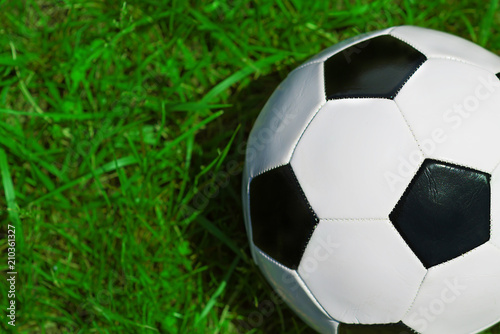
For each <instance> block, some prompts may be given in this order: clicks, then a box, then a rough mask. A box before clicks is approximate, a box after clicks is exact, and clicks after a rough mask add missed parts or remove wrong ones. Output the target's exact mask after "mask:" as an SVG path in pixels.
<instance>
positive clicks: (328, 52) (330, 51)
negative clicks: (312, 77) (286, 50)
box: [300, 28, 393, 67]
mask: <svg viewBox="0 0 500 334" xmlns="http://www.w3.org/2000/svg"><path fill="white" fill-rule="evenodd" d="M392 29H393V28H387V29H383V30H377V31H372V32H368V33H364V34H360V35H357V36H354V37H351V38H348V39H346V40H343V41H341V42H339V43H337V44H335V45H332V46H330V47H329V48H326V49H325V50H323V51H321V52H320V53H318V54H316V55H315V56H313V57H312V58H310V59H309V60H307V61H306V62H305V63H304V64H302V65H301V66H300V67H302V66H308V65H309V64H312V63H317V62H321V63H322V62H324V61H325V60H327V59H328V58H330V57H331V56H332V55H334V54H336V53H338V52H344V51H343V50H345V49H347V48H348V47H350V46H352V45H354V44H357V43H362V42H364V41H366V40H367V39H370V38H374V37H377V36H381V35H389V33H390V32H391V30H392ZM368 43H369V42H368ZM368 43H366V44H360V45H359V46H357V48H358V49H359V50H362V49H363V47H364V46H366V45H368ZM357 51H358V50H355V51H354V53H356V52H357ZM344 55H345V57H346V60H347V61H349V57H351V53H349V52H344Z"/></svg>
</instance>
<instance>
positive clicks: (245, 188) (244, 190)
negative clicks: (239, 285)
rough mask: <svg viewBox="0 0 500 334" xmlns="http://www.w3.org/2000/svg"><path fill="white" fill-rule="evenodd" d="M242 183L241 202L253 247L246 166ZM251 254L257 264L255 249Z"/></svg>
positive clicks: (251, 248)
mask: <svg viewBox="0 0 500 334" xmlns="http://www.w3.org/2000/svg"><path fill="white" fill-rule="evenodd" d="M241 182H242V186H241V202H242V204H243V220H244V221H245V229H246V231H247V236H248V241H249V243H250V245H253V235H252V223H251V220H250V179H249V178H248V173H247V165H246V164H245V166H244V168H243V176H242V181H241ZM250 252H251V254H252V258H253V260H254V261H255V262H257V259H256V255H255V249H254V247H250Z"/></svg>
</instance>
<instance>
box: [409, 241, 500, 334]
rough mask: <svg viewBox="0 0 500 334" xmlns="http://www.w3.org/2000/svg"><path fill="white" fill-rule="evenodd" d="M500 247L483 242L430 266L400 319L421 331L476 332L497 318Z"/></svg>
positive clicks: (499, 310) (433, 333)
mask: <svg viewBox="0 0 500 334" xmlns="http://www.w3.org/2000/svg"><path fill="white" fill-rule="evenodd" d="M499 282H500V250H499V249H498V248H495V247H494V246H493V245H491V244H488V243H486V244H484V245H481V246H479V247H478V248H476V249H474V250H473V251H471V252H469V253H467V254H465V255H464V256H462V257H459V258H457V259H454V260H451V261H449V262H446V263H444V264H442V265H439V266H436V267H432V268H430V269H429V271H428V273H427V275H426V276H425V279H424V282H423V284H422V287H421V288H420V291H419V293H418V295H417V298H416V299H415V302H414V303H413V305H412V307H411V309H410V310H409V311H408V313H407V314H406V316H405V317H404V319H403V322H404V323H405V324H406V325H408V326H410V327H411V328H413V329H415V330H416V331H417V332H419V333H423V334H443V333H453V334H469V333H477V332H479V331H481V330H483V329H485V328H487V327H490V326H491V325H493V324H495V323H496V322H498V321H500V284H499Z"/></svg>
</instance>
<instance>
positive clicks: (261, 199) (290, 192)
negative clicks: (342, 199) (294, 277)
mask: <svg viewBox="0 0 500 334" xmlns="http://www.w3.org/2000/svg"><path fill="white" fill-rule="evenodd" d="M250 219H251V222H252V237H253V242H254V244H255V245H256V246H257V247H259V248H260V249H261V250H262V251H263V252H265V253H266V254H267V255H269V256H271V257H272V258H273V259H275V260H276V261H278V262H280V263H281V264H283V265H285V266H286V267H288V268H290V269H297V267H298V265H299V262H300V259H301V258H302V255H303V253H304V250H305V248H306V245H307V242H308V241H309V239H310V237H311V235H312V233H313V231H314V228H315V227H316V225H317V224H318V218H317V216H316V214H315V213H314V212H313V211H312V209H311V207H310V206H309V203H308V201H307V199H306V197H305V195H304V193H303V191H302V189H301V188H300V185H299V183H298V181H297V178H296V177H295V174H294V172H293V170H292V167H291V166H290V165H289V164H287V165H285V166H282V167H278V168H275V169H273V170H270V171H267V172H265V173H263V174H261V175H258V176H257V177H255V178H254V179H252V181H251V182H250Z"/></svg>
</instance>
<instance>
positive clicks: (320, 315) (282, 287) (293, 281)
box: [255, 248, 339, 334]
mask: <svg viewBox="0 0 500 334" xmlns="http://www.w3.org/2000/svg"><path fill="white" fill-rule="evenodd" d="M255 254H256V259H257V264H258V265H259V267H260V269H261V271H262V273H264V276H265V277H266V278H267V281H268V282H269V283H270V284H271V286H272V287H273V289H274V290H275V291H276V292H277V293H278V294H279V295H280V297H281V298H283V300H284V301H285V302H286V303H287V304H288V306H289V307H290V308H291V309H293V310H294V311H295V313H296V314H298V315H299V316H300V317H301V318H302V319H303V320H304V321H305V322H306V323H307V324H308V325H309V326H311V327H312V328H314V329H315V330H317V331H318V332H320V333H323V334H336V333H337V328H338V325H339V324H338V322H336V321H335V320H332V319H331V317H330V316H328V315H327V314H326V313H325V311H324V310H323V308H322V307H321V306H320V305H319V304H318V302H317V301H316V300H315V299H314V297H313V296H312V295H311V293H310V292H309V290H308V289H307V287H306V286H305V285H304V282H303V281H302V279H301V278H300V277H299V275H298V274H297V272H296V271H295V270H290V269H288V268H286V267H284V266H281V265H280V264H278V263H276V262H275V261H274V260H272V259H271V258H269V257H268V256H267V255H266V254H264V253H263V252H262V251H261V250H260V249H258V248H255Z"/></svg>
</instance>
